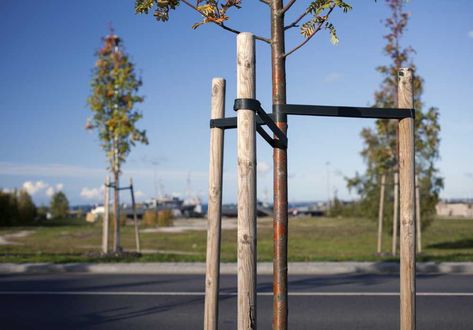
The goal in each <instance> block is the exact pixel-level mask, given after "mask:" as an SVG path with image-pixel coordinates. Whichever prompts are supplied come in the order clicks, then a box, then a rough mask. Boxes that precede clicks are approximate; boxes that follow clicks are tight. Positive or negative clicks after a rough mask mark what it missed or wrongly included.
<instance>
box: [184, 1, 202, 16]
mask: <svg viewBox="0 0 473 330" xmlns="http://www.w3.org/2000/svg"><path fill="white" fill-rule="evenodd" d="M181 2H184V3H185V4H186V5H187V6H189V7H191V8H192V9H194V10H195V11H197V12H198V13H199V14H201V15H202V13H201V12H200V10H199V9H197V7H196V6H194V5H193V4H191V3H190V2H189V1H187V0H181Z"/></svg>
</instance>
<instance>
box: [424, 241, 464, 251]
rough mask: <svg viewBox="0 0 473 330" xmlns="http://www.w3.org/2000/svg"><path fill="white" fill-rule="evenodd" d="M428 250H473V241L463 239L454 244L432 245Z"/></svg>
mask: <svg viewBox="0 0 473 330" xmlns="http://www.w3.org/2000/svg"><path fill="white" fill-rule="evenodd" d="M428 248H432V249H471V248H473V239H461V240H458V241H453V242H441V243H435V244H430V245H429V246H428Z"/></svg>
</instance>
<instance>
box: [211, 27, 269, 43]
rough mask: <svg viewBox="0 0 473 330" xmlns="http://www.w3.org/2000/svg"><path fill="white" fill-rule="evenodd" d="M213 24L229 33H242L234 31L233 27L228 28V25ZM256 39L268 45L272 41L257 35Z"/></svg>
mask: <svg viewBox="0 0 473 330" xmlns="http://www.w3.org/2000/svg"><path fill="white" fill-rule="evenodd" d="M213 23H215V24H216V25H218V26H220V27H221V28H222V29H224V30H227V31H230V32H233V33H235V34H239V33H241V32H240V31H238V30H235V29H233V28H231V27H228V26H226V25H225V24H223V23H216V22H213ZM255 39H256V40H260V41H264V42H266V43H267V44H271V39H268V38H264V37H260V36H257V35H255Z"/></svg>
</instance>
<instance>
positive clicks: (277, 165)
mask: <svg viewBox="0 0 473 330" xmlns="http://www.w3.org/2000/svg"><path fill="white" fill-rule="evenodd" d="M282 8H283V2H282V0H271V42H272V43H271V61H272V85H273V89H272V101H273V104H286V60H285V58H284V57H283V55H284V52H285V42H284V14H282ZM274 114H275V116H276V117H275V119H276V125H277V126H278V127H279V128H280V129H281V130H282V131H283V132H284V133H286V132H287V119H286V116H285V115H283V114H281V113H278V112H277V111H276V112H275V113H274ZM273 164H274V166H273V167H274V221H273V230H274V256H273V291H274V297H273V329H287V150H286V149H279V148H275V149H274V152H273Z"/></svg>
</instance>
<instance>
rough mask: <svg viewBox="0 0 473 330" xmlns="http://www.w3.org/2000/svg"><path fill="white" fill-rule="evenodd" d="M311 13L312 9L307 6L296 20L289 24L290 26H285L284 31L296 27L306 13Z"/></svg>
mask: <svg viewBox="0 0 473 330" xmlns="http://www.w3.org/2000/svg"><path fill="white" fill-rule="evenodd" d="M308 13H310V10H309V9H308V8H307V9H306V10H305V11H304V12H303V13H302V14H301V15H300V16H299V17H298V18H296V20H295V21H294V22H292V23H291V24H289V25H288V26H285V27H284V31H286V30H289V29H290V28H293V27H296V26H297V24H298V23H299V22H300V21H301V20H302V19H303V18H304V17H306V15H307V14H308Z"/></svg>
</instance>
